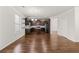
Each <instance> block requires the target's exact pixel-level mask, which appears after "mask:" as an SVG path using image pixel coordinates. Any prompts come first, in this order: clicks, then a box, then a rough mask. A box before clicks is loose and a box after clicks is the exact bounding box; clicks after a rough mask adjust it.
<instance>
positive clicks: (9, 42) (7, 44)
mask: <svg viewBox="0 0 79 59" xmlns="http://www.w3.org/2000/svg"><path fill="white" fill-rule="evenodd" d="M24 35H25V34H23V35H21V36H20V37H18V39H19V38H21V37H22V36H24ZM18 39H13V41H11V42H9V43H7V44H6V45H5V46H3V47H2V48H0V51H1V50H3V49H4V48H6V47H7V46H9V45H10V44H12V43H13V42H15V41H16V40H18Z"/></svg>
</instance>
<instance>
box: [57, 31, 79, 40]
mask: <svg viewBox="0 0 79 59" xmlns="http://www.w3.org/2000/svg"><path fill="white" fill-rule="evenodd" d="M58 35H61V36H64V37H66V38H68V39H69V40H71V41H73V42H79V40H78V41H77V40H75V38H74V37H71V36H67V35H65V34H62V33H60V32H58Z"/></svg>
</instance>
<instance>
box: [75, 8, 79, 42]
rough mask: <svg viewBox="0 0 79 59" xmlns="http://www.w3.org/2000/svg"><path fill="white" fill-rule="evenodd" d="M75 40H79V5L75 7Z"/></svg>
mask: <svg viewBox="0 0 79 59" xmlns="http://www.w3.org/2000/svg"><path fill="white" fill-rule="evenodd" d="M74 10H75V40H76V42H79V7H75V8H74Z"/></svg>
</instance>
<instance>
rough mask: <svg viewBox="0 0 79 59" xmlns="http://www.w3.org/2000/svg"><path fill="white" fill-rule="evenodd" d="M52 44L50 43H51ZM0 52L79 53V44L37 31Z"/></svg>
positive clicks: (54, 34)
mask: <svg viewBox="0 0 79 59" xmlns="http://www.w3.org/2000/svg"><path fill="white" fill-rule="evenodd" d="M51 42H52V43H51ZM1 52H3V53H51V52H79V43H75V42H72V41H70V40H68V39H67V38H65V37H62V36H59V35H57V34H56V33H53V34H52V35H49V34H48V33H45V32H42V31H40V32H39V31H38V32H32V33H31V34H28V35H26V36H23V37H22V38H20V39H19V40H17V41H16V42H14V43H13V44H11V45H9V46H8V47H6V48H5V49H3V50H2V51H1Z"/></svg>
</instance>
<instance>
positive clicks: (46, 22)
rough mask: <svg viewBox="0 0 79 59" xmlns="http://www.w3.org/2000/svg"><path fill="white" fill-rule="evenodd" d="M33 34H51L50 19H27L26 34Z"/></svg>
mask: <svg viewBox="0 0 79 59" xmlns="http://www.w3.org/2000/svg"><path fill="white" fill-rule="evenodd" d="M32 32H39V33H40V32H46V33H49V34H50V19H49V18H31V17H27V18H25V34H31V33H32Z"/></svg>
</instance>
